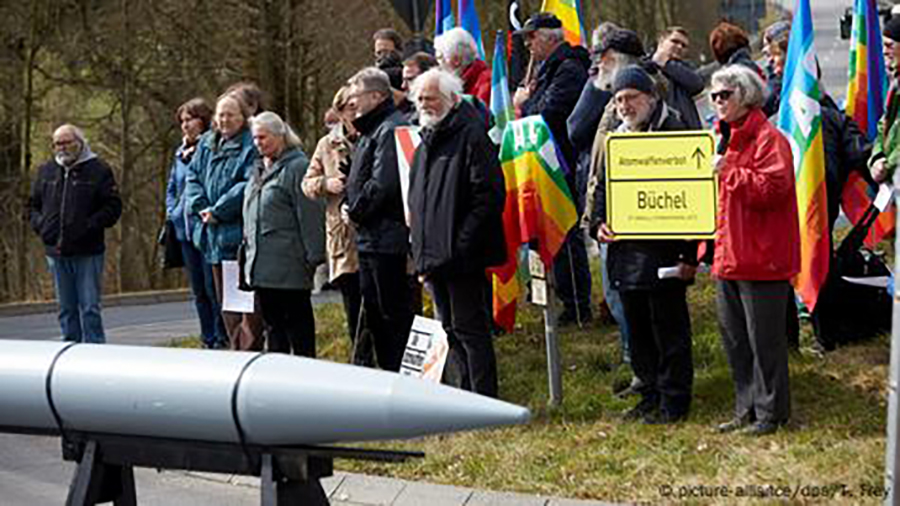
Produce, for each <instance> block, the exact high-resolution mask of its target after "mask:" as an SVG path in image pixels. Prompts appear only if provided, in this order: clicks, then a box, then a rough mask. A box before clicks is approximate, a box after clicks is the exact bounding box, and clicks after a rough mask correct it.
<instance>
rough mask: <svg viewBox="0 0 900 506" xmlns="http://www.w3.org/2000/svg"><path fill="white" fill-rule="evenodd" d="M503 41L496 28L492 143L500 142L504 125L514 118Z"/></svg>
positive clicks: (492, 81)
mask: <svg viewBox="0 0 900 506" xmlns="http://www.w3.org/2000/svg"><path fill="white" fill-rule="evenodd" d="M504 42H505V39H504V37H503V31H502V30H498V31H497V38H496V39H494V62H493V65H494V68H493V70H492V71H491V114H492V115H493V116H494V126H493V128H491V131H490V132H488V133H489V134H490V136H491V140H492V141H494V144H500V141H502V140H503V132H504V131H506V125H508V124H509V122H510V121H512V120H514V119H516V111H515V109H513V103H512V98H511V97H510V95H509V82H508V80H507V72H506V47H505V46H506V45H505V44H504Z"/></svg>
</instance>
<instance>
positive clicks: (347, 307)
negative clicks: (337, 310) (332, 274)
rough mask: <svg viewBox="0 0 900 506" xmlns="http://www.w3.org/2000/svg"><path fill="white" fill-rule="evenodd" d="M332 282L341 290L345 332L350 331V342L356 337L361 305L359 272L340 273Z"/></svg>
mask: <svg viewBox="0 0 900 506" xmlns="http://www.w3.org/2000/svg"><path fill="white" fill-rule="evenodd" d="M334 284H335V285H337V287H338V288H339V289H340V290H341V299H343V301H344V314H345V315H346V317H347V332H349V333H350V342H351V343H352V342H353V341H354V340H355V339H356V333H357V330H356V327H357V324H358V323H359V308H360V307H361V306H362V293H361V292H360V291H359V272H348V273H346V274H341V275H340V276H339V277H338V278H337V279H335V280H334Z"/></svg>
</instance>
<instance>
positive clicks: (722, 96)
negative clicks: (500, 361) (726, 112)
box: [709, 90, 734, 102]
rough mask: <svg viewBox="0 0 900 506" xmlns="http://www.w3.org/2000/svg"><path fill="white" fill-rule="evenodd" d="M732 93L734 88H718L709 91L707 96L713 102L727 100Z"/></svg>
mask: <svg viewBox="0 0 900 506" xmlns="http://www.w3.org/2000/svg"><path fill="white" fill-rule="evenodd" d="M732 95H734V90H719V91H714V92H712V93H710V94H709V98H710V99H712V101H713V102H718V101H719V100H722V101H725V100H728V99H729V98H731V96H732Z"/></svg>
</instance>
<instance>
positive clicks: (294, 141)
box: [250, 111, 300, 148]
mask: <svg viewBox="0 0 900 506" xmlns="http://www.w3.org/2000/svg"><path fill="white" fill-rule="evenodd" d="M250 127H251V128H253V129H257V128H262V129H263V130H265V131H267V132H269V133H271V134H272V135H277V136H279V137H282V138H283V139H284V144H285V146H287V147H289V148H296V147H300V137H298V136H297V134H296V133H295V132H294V129H293V128H291V126H290V125H288V124H287V123H285V122H284V120H283V119H281V116H279V115H277V114H275V113H274V112H271V111H265V112H261V113H259V114H257V115H256V116H253V117H252V118H250Z"/></svg>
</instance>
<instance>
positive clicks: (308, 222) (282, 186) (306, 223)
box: [244, 148, 325, 290]
mask: <svg viewBox="0 0 900 506" xmlns="http://www.w3.org/2000/svg"><path fill="white" fill-rule="evenodd" d="M307 167H309V159H307V157H306V155H305V154H304V153H303V151H301V150H300V149H299V148H287V149H286V150H285V151H284V153H282V155H281V157H279V158H278V160H276V161H275V164H274V165H273V166H272V167H271V169H270V170H268V171H266V170H265V167H264V165H263V161H262V158H260V159H258V160H257V163H256V166H255V167H254V168H253V173H252V176H251V178H250V181H249V182H248V184H247V188H246V190H245V192H244V241H245V253H246V255H245V262H244V277H245V281H246V282H247V284H249V285H250V286H251V287H253V288H278V289H289V290H311V289H312V287H313V275H314V274H315V270H316V267H318V265H319V264H321V263H323V262H324V261H325V210H324V208H323V206H322V205H321V204H320V203H318V202H316V201H314V200H311V199H309V198H308V197H306V195H304V194H303V191H302V189H301V184H302V182H303V176H304V175H305V174H306V169H307Z"/></svg>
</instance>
